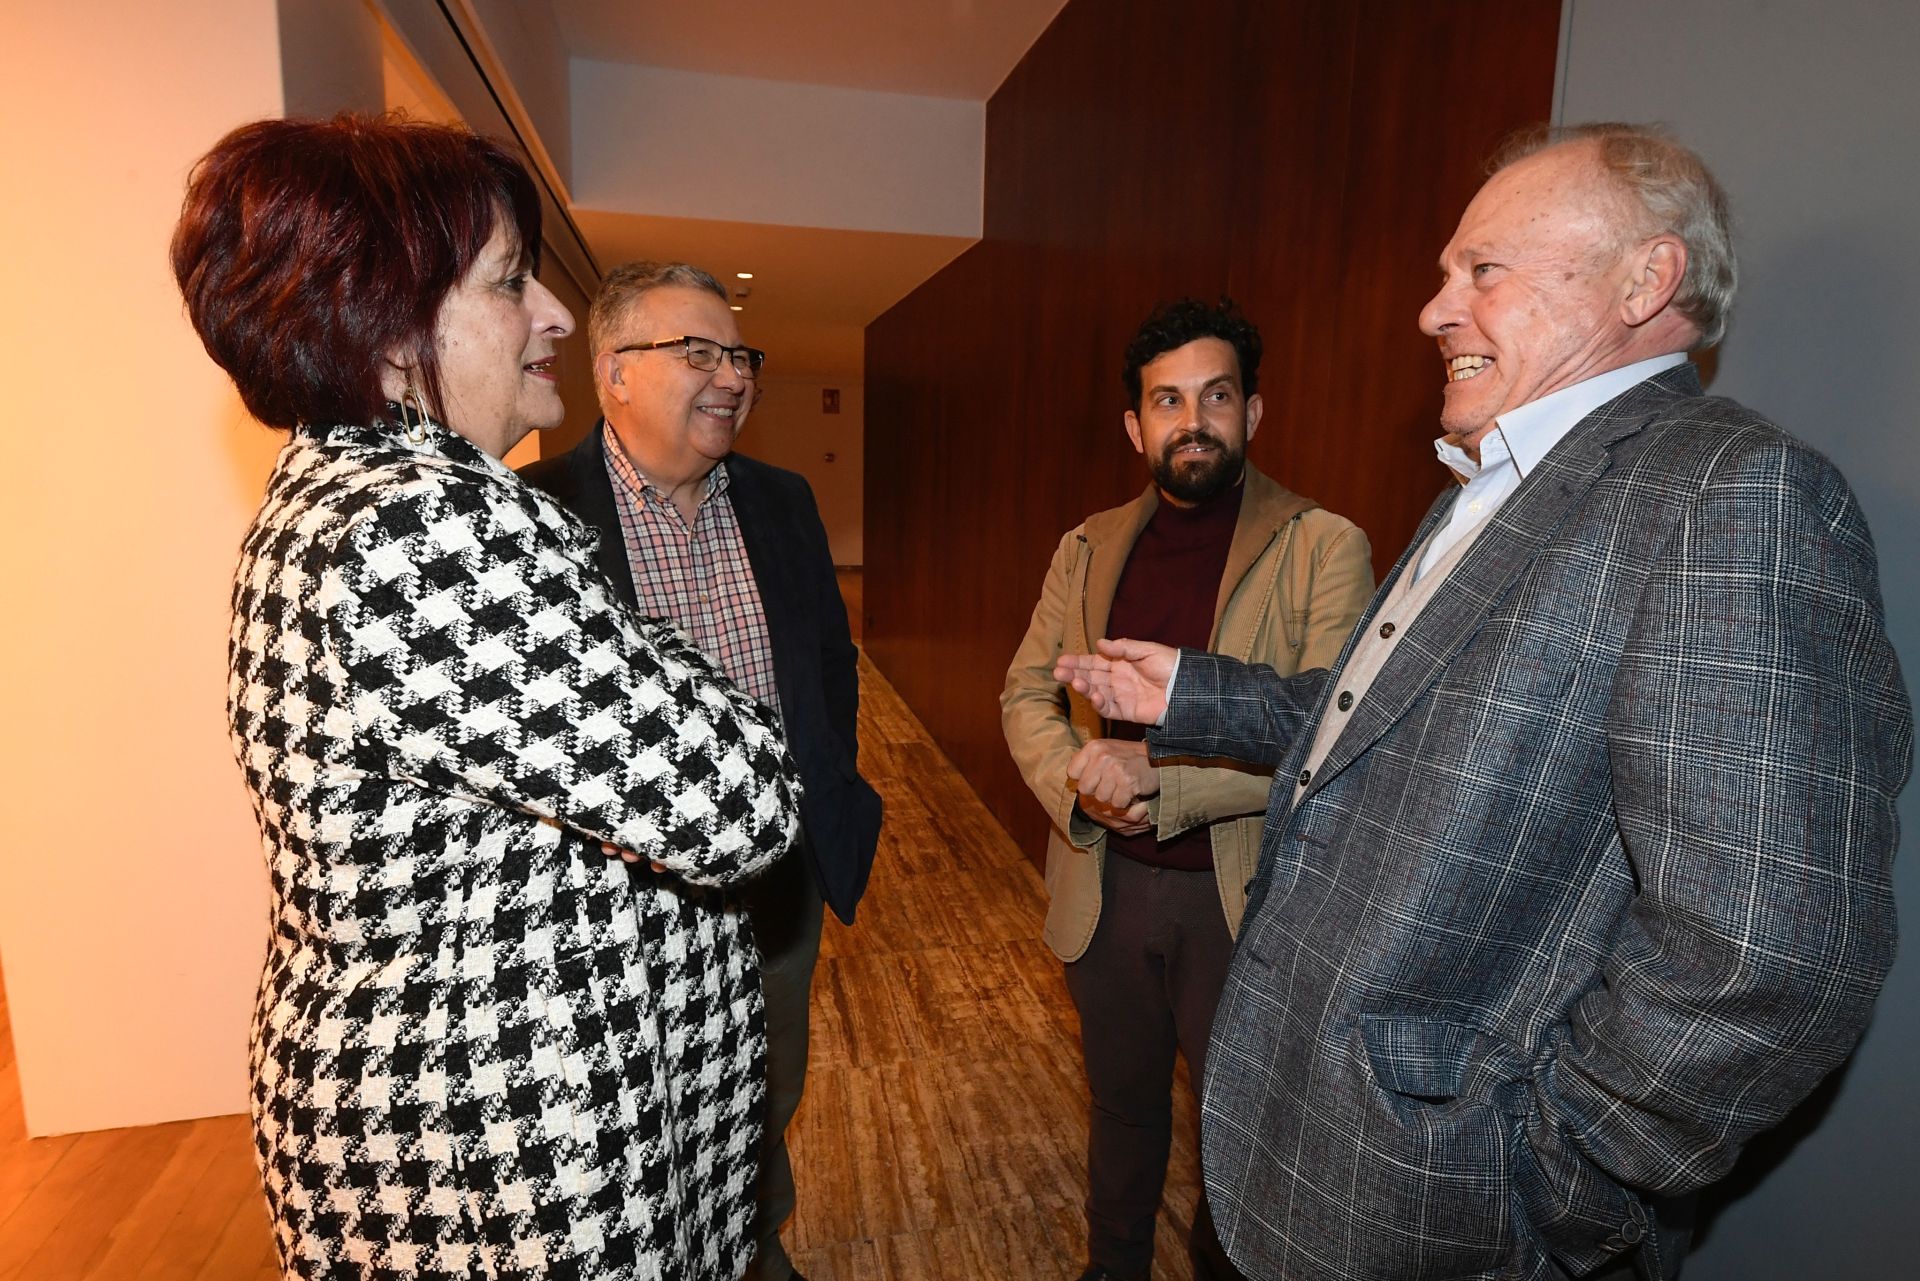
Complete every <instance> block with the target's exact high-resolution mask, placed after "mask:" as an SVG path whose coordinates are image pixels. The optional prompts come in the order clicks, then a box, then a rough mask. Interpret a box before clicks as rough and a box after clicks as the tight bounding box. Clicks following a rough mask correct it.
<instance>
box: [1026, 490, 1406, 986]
mask: <svg viewBox="0 0 1920 1281" xmlns="http://www.w3.org/2000/svg"><path fill="white" fill-rule="evenodd" d="M1246 486H1247V489H1246V493H1245V495H1244V496H1243V497H1242V498H1241V502H1240V519H1239V522H1238V523H1237V524H1236V525H1235V526H1234V531H1233V546H1232V548H1231V549H1230V550H1229V552H1228V554H1227V567H1226V571H1225V573H1224V574H1222V575H1221V579H1220V595H1219V598H1218V602H1217V603H1216V604H1215V606H1214V623H1213V642H1212V646H1211V648H1212V649H1213V651H1214V652H1215V653H1219V654H1228V655H1231V656H1232V657H1234V658H1238V659H1241V660H1242V661H1245V662H1253V663H1265V664H1267V665H1268V666H1269V667H1272V668H1273V669H1274V670H1275V671H1277V672H1280V673H1281V674H1283V675H1290V674H1292V673H1293V672H1296V671H1305V670H1307V669H1309V668H1314V667H1326V666H1329V665H1330V664H1331V663H1332V662H1333V660H1334V659H1335V658H1336V657H1338V655H1339V653H1340V648H1341V646H1342V645H1344V644H1345V643H1346V640H1347V633H1348V632H1349V631H1351V630H1352V628H1353V624H1354V622H1355V620H1357V619H1358V618H1359V617H1360V613H1361V611H1362V610H1363V609H1365V608H1366V604H1367V600H1368V598H1369V597H1371V596H1372V595H1373V562H1372V554H1371V550H1370V549H1369V547H1368V545H1367V536H1366V535H1365V534H1364V533H1362V532H1361V531H1360V529H1359V528H1358V527H1357V526H1355V525H1354V524H1353V522H1352V521H1349V520H1347V519H1345V518H1344V517H1340V516H1336V515H1334V514H1333V513H1332V512H1330V511H1326V510H1325V509H1323V508H1321V507H1320V506H1318V505H1317V504H1316V503H1314V502H1313V500H1311V499H1308V498H1302V497H1301V496H1300V495H1298V494H1295V493H1293V492H1291V491H1289V490H1286V489H1283V488H1281V487H1280V486H1279V485H1278V484H1276V483H1274V482H1273V481H1272V480H1269V479H1268V478H1267V477H1266V476H1264V475H1262V474H1261V473H1260V472H1258V471H1256V470H1254V469H1253V467H1251V466H1249V467H1248V468H1247V479H1246ZM1158 505H1159V496H1158V495H1157V494H1156V492H1155V491H1154V488H1153V486H1151V485H1149V486H1147V489H1146V492H1145V493H1143V494H1141V495H1140V497H1138V498H1136V499H1134V500H1133V501H1132V502H1130V503H1128V504H1127V505H1126V506H1124V507H1115V508H1111V509H1110V510H1107V511H1103V512H1100V513H1098V514H1096V515H1094V516H1090V517H1088V518H1087V521H1086V523H1085V524H1083V525H1081V526H1080V527H1079V528H1078V529H1074V530H1072V531H1070V532H1069V533H1068V534H1067V535H1066V536H1065V537H1064V538H1062V539H1061V540H1060V547H1059V549H1058V550H1057V551H1055V552H1054V554H1053V564H1052V566H1051V567H1050V568H1049V569H1048V571H1047V580H1046V583H1045V585H1044V586H1043V587H1042V588H1041V590H1040V603H1039V604H1038V605H1036V606H1034V610H1033V621H1032V623H1030V624H1029V625H1028V627H1027V635H1026V639H1024V640H1022V641H1021V642H1020V648H1019V650H1018V651H1016V652H1015V654H1014V656H1013V665H1012V666H1011V667H1009V668H1008V669H1007V684H1006V688H1005V689H1004V690H1002V691H1001V694H1000V723H1001V726H1002V728H1003V729H1004V730H1005V731H1006V736H1007V746H1008V748H1009V750H1010V751H1011V752H1012V753H1013V760H1014V764H1016V765H1018V766H1019V767H1020V772H1021V774H1022V775H1024V776H1025V778H1026V780H1027V786H1028V787H1030V788H1032V789H1033V794H1034V795H1035V796H1037V797H1039V798H1040V804H1041V805H1043V806H1044V807H1046V811H1047V816H1048V817H1049V818H1051V819H1052V820H1053V832H1052V834H1051V836H1050V837H1049V839H1048V841H1047V864H1046V881H1047V893H1048V895H1049V896H1050V898H1051V905H1050V906H1049V908H1048V910H1047V924H1046V930H1045V938H1046V941H1047V946H1049V947H1051V948H1052V949H1053V950H1054V951H1055V952H1056V953H1058V954H1059V956H1060V959H1061V960H1063V961H1072V960H1076V959H1078V957H1079V956H1080V954H1081V953H1082V952H1084V951H1086V950H1087V944H1088V943H1089V942H1090V941H1091V940H1092V938H1093V929H1094V926H1095V925H1096V924H1097V923H1098V922H1099V920H1100V873H1101V870H1102V868H1103V866H1104V863H1105V859H1106V845H1107V841H1106V832H1107V830H1106V829H1105V828H1104V827H1101V826H1099V825H1098V824H1096V823H1093V822H1092V821H1090V820H1089V819H1087V818H1086V817H1085V816H1084V815H1082V814H1081V813H1080V812H1079V810H1077V809H1076V808H1075V807H1074V798H1075V795H1076V793H1075V791H1074V788H1073V784H1072V783H1071V782H1070V781H1069V780H1068V778H1067V762H1068V761H1069V760H1071V759H1072V758H1073V754H1074V753H1075V752H1076V751H1078V750H1079V748H1080V745H1081V744H1082V743H1084V742H1086V741H1087V740H1088V739H1091V738H1098V737H1100V736H1101V735H1103V734H1104V733H1105V732H1106V729H1105V726H1104V725H1103V723H1102V721H1101V719H1100V716H1099V715H1098V713H1096V712H1095V711H1094V710H1093V708H1092V706H1091V705H1090V704H1088V702H1087V700H1086V699H1085V698H1083V697H1081V696H1080V695H1079V694H1076V693H1074V692H1073V691H1072V690H1070V689H1066V688H1064V687H1063V686H1061V685H1060V683H1059V682H1058V681H1056V680H1054V679H1053V665H1054V661H1055V660H1056V659H1057V658H1058V657H1059V655H1060V654H1062V653H1074V654H1086V653H1091V652H1092V650H1093V642H1094V641H1095V640H1096V639H1097V638H1099V637H1102V636H1105V635H1106V626H1107V614H1108V612H1109V611H1110V610H1111V609H1112V607H1113V593H1114V590H1115V588H1117V587H1118V586H1119V583H1120V571H1121V570H1122V569H1123V568H1124V567H1125V566H1126V563H1127V557H1128V556H1129V555H1130V554H1131V553H1132V551H1133V542H1134V539H1136V538H1138V537H1139V536H1140V531H1141V530H1142V529H1144V528H1145V527H1146V524H1147V520H1148V519H1149V518H1150V517H1151V516H1152V515H1153V512H1154V508H1155V507H1157V506H1158ZM1271 781H1272V775H1271V773H1270V772H1269V771H1267V770H1264V769H1257V768H1253V767H1239V766H1233V765H1229V764H1226V763H1224V762H1209V763H1208V764H1207V765H1198V764H1174V763H1165V764H1162V766H1161V768H1160V793H1159V795H1158V796H1155V797H1153V798H1152V799H1151V800H1150V801H1149V804H1148V809H1149V817H1150V818H1151V819H1152V820H1153V822H1154V823H1155V825H1156V829H1157V834H1158V835H1159V837H1160V839H1161V840H1166V839H1168V838H1169V837H1172V836H1176V835H1178V834H1179V833H1181V832H1184V831H1186V830H1187V829H1189V828H1192V827H1196V826H1199V825H1201V824H1205V823H1216V821H1217V820H1220V819H1237V820H1238V821H1236V822H1230V823H1217V825H1216V826H1215V827H1214V828H1213V833H1212V836H1213V868H1214V876H1215V878H1216V880H1217V881H1218V882H1219V887H1220V905H1221V907H1222V909H1223V910H1224V911H1225V912H1226V917H1227V928H1228V929H1230V930H1233V931H1235V932H1238V930H1239V928H1240V915H1241V912H1242V911H1243V910H1244V909H1245V907H1246V885H1247V882H1248V881H1249V880H1251V879H1252V878H1253V873H1254V865H1255V863H1256V862H1257V861H1258V859H1259V855H1260V828H1261V825H1262V823H1264V822H1265V819H1266V809H1267V787H1268V784H1269V783H1270V782H1271Z"/></svg>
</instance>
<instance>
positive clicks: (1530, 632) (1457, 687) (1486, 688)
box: [1442, 624, 1582, 708]
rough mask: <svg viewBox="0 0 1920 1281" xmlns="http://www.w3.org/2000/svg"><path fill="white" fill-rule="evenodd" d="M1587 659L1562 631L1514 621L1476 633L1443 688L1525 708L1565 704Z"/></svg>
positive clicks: (1448, 674)
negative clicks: (1546, 631) (1507, 626)
mask: <svg viewBox="0 0 1920 1281" xmlns="http://www.w3.org/2000/svg"><path fill="white" fill-rule="evenodd" d="M1581 668H1582V659H1581V657H1580V656H1579V654H1578V653H1577V652H1576V651H1575V649H1574V647H1573V646H1572V645H1570V644H1567V643H1566V642H1565V641H1563V640H1561V639H1560V638H1559V637H1558V636H1544V635H1541V634H1540V631H1539V629H1538V628H1528V627H1524V626H1522V625H1518V624H1516V625H1514V626H1513V627H1512V628H1511V629H1508V630H1506V631H1504V632H1502V631H1500V630H1496V631H1495V633H1494V634H1493V635H1487V634H1484V633H1483V634H1482V635H1481V636H1478V637H1476V638H1475V639H1474V640H1473V641H1472V642H1471V643H1470V644H1469V645H1468V646H1467V648H1466V650H1465V651H1464V652H1463V653H1461V655H1460V656H1459V657H1458V658H1457V659H1455V660H1454V661H1453V662H1452V663H1450V664H1449V665H1448V667H1447V673H1446V675H1445V677H1444V678H1443V680H1442V685H1443V687H1444V688H1447V689H1451V690H1452V691H1453V692H1454V693H1455V694H1456V695H1459V696H1463V697H1466V698H1468V699H1471V700H1474V701H1478V702H1482V703H1491V704H1493V705H1495V706H1498V705H1500V704H1502V703H1508V704H1519V705H1522V706H1525V707H1530V708H1538V707H1565V706H1566V703H1567V698H1568V695H1569V694H1570V693H1571V692H1572V691H1573V688H1574V684H1575V682H1576V681H1577V680H1578V679H1579V676H1580V672H1581Z"/></svg>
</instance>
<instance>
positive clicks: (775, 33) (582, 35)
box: [549, 0, 1066, 102]
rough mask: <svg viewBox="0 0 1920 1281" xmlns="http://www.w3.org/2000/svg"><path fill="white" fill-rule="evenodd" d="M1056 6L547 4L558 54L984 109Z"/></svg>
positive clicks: (988, 0) (554, 0)
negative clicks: (560, 43) (956, 101)
mask: <svg viewBox="0 0 1920 1281" xmlns="http://www.w3.org/2000/svg"><path fill="white" fill-rule="evenodd" d="M1065 2H1066V0H800V2H799V3H795V2H794V0H730V2H729V3H726V4H724V5H707V4H700V3H688V2H687V0H549V3H550V4H551V7H552V9H553V12H554V16H555V17H556V18H557V19H558V20H559V24H560V32H561V36H562V38H563V39H564V40H565V41H566V46H567V51H568V52H569V53H570V54H572V55H573V56H574V57H576V58H599V59H604V60H606V61H609V62H630V63H636V64H639V65H641V66H650V67H672V68H675V69H676V70H680V71H701V72H706V73H708V74H711V75H728V76H749V77H752V78H755V79H760V80H783V81H789V82H792V83H795V84H818V85H838V86H841V87H843V88H849V89H871V90H878V91H881V92H886V93H912V94H923V95H925V96H927V97H933V98H966V99H970V100H972V101H974V102H985V101H986V100H987V99H988V98H990V97H992V96H993V91H994V90H995V89H997V88H999V87H1000V82H1001V81H1002V80H1004V79H1006V76H1007V73H1008V72H1009V71H1012V70H1013V67H1014V64H1015V63H1017V62H1019V61H1020V58H1021V56H1022V55H1024V54H1025V53H1026V51H1027V49H1028V48H1029V47H1031V46H1032V44H1033V42H1034V41H1035V40H1036V39H1038V38H1039V36H1040V33H1041V32H1042V31H1045V30H1046V29H1047V24H1048V23H1050V22H1052V21H1053V19H1054V15H1056V14H1057V13H1059V12H1060V10H1061V8H1062V7H1063V6H1064V4H1065Z"/></svg>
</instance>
